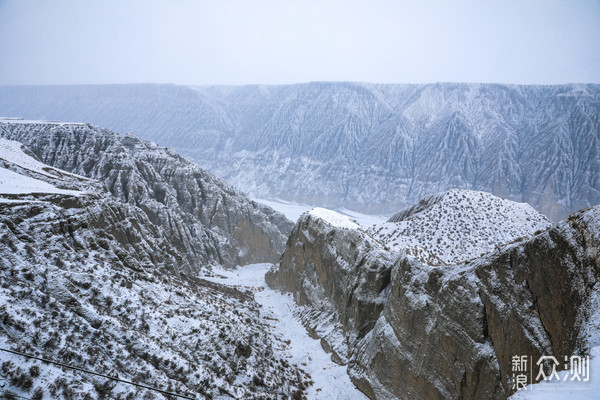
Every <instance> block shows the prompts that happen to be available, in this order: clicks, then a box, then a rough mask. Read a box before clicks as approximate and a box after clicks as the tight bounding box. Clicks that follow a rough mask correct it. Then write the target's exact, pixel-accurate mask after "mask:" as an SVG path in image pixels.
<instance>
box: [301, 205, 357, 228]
mask: <svg viewBox="0 0 600 400" xmlns="http://www.w3.org/2000/svg"><path fill="white" fill-rule="evenodd" d="M308 213H309V214H310V215H312V216H313V217H317V218H320V219H322V220H323V221H325V222H327V223H328V224H330V225H332V226H335V227H336V228H346V229H361V226H360V225H359V224H357V223H356V222H354V221H352V220H351V219H350V218H349V217H347V216H345V215H342V214H340V213H337V212H335V211H332V210H328V209H326V208H321V207H316V208H313V209H312V210H310V211H309V212H308Z"/></svg>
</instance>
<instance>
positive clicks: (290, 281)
mask: <svg viewBox="0 0 600 400" xmlns="http://www.w3.org/2000/svg"><path fill="white" fill-rule="evenodd" d="M393 261H394V258H393V256H392V254H390V253H389V252H388V251H386V250H384V248H383V246H382V245H381V244H380V243H378V242H377V241H376V240H373V239H372V238H371V237H369V236H368V235H367V234H366V233H365V232H364V230H363V229H362V228H361V227H359V226H358V225H357V224H356V223H353V222H352V221H350V220H349V219H348V217H345V216H342V215H339V214H337V213H335V212H332V211H329V210H324V209H314V210H313V211H311V212H309V213H305V214H304V215H303V216H302V217H301V218H300V219H299V220H298V223H297V224H296V226H295V227H294V230H293V231H292V234H291V235H290V238H289V240H288V243H287V246H286V250H285V252H284V254H283V256H282V259H281V260H280V263H279V266H277V265H275V266H274V267H273V268H272V269H271V270H270V271H269V272H268V273H267V274H266V276H265V279H266V282H267V284H268V285H269V286H271V287H273V288H278V289H281V290H285V291H288V292H291V293H292V294H293V295H294V300H295V301H296V302H297V303H298V304H300V305H306V306H308V307H306V308H305V309H304V311H303V312H302V313H301V315H300V317H301V319H302V321H303V323H304V325H305V326H306V327H307V329H308V331H309V333H311V334H312V335H313V336H315V337H318V338H321V339H322V344H323V346H324V347H325V348H326V349H327V350H331V351H332V352H333V359H334V360H335V361H338V362H341V363H346V362H347V361H348V359H349V355H350V353H349V347H351V346H353V344H354V343H355V342H356V341H357V340H358V339H360V338H361V337H363V336H364V335H365V334H366V333H367V332H369V331H370V330H371V329H372V327H373V323H374V321H375V319H374V318H373V317H374V316H376V315H378V314H379V313H380V312H381V310H382V308H383V306H384V304H385V298H386V294H387V292H386V291H387V289H388V286H389V280H390V269H391V265H392V264H393Z"/></svg>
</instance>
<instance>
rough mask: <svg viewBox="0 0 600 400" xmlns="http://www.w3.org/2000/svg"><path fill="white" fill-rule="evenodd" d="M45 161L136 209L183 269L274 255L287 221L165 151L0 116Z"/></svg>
mask: <svg viewBox="0 0 600 400" xmlns="http://www.w3.org/2000/svg"><path fill="white" fill-rule="evenodd" d="M0 137H5V138H8V139H12V140H17V141H19V142H21V143H23V144H25V146H26V147H27V148H28V149H29V150H30V151H31V152H32V153H33V154H35V155H36V156H37V157H38V158H39V159H40V160H41V161H42V162H44V163H47V164H49V165H51V166H54V167H57V168H60V169H63V170H66V171H70V172H73V173H76V174H80V175H83V176H86V177H89V178H93V179H97V180H99V181H101V182H102V183H104V185H105V186H106V188H107V189H108V190H109V191H110V193H111V194H112V196H113V197H114V198H116V199H117V200H118V201H120V202H122V203H126V204H129V205H133V206H136V207H138V208H139V209H140V210H141V211H142V212H143V213H144V214H145V215H146V217H147V218H148V219H149V220H150V221H151V222H152V223H153V224H154V225H156V226H157V227H159V229H161V230H163V233H164V236H165V238H166V240H167V241H168V243H169V245H171V246H173V247H174V248H175V249H176V250H177V251H178V252H179V253H180V254H186V255H187V256H186V257H183V258H182V259H181V263H180V265H181V269H182V270H187V271H188V272H189V271H198V270H199V269H200V268H201V267H202V266H208V265H210V264H223V265H226V266H233V265H236V264H239V265H243V264H248V263H254V262H268V261H275V260H276V259H277V258H278V257H279V254H281V252H282V251H283V248H284V243H285V240H286V238H287V235H288V233H289V232H290V230H291V227H292V224H291V222H289V221H288V220H287V219H286V218H285V217H284V216H283V215H281V214H279V213H277V212H275V211H274V210H272V209H270V208H269V207H266V206H263V205H260V204H257V203H255V202H253V201H250V200H249V199H247V198H246V197H245V196H243V195H242V194H241V193H240V192H238V191H236V190H235V189H234V188H232V187H231V186H229V185H227V184H225V183H223V182H222V181H220V180H218V179H216V178H213V177H211V176H210V175H209V174H207V173H206V172H205V171H203V170H202V169H201V168H200V167H198V166H196V165H195V164H192V163H190V162H188V161H186V160H184V159H183V158H182V157H180V156H178V155H177V154H176V153H175V152H173V151H172V150H170V149H167V148H163V147H159V146H156V145H155V144H153V143H151V142H147V141H142V140H140V139H138V138H136V137H135V136H133V135H127V136H121V135H117V134H115V133H113V132H110V131H108V130H105V129H101V128H98V127H93V126H90V125H84V124H59V123H37V122H32V123H25V122H14V121H13V122H11V121H4V122H0Z"/></svg>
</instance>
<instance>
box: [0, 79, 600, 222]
mask: <svg viewBox="0 0 600 400" xmlns="http://www.w3.org/2000/svg"><path fill="white" fill-rule="evenodd" d="M0 115H6V116H21V117H25V118H47V119H60V120H75V121H86V122H93V123H98V124H101V125H103V126H107V127H109V128H111V129H114V130H116V131H119V132H128V131H132V132H134V133H136V134H139V135H144V137H145V138H148V139H151V140H154V141H155V142H156V143H158V144H161V145H167V146H170V147H173V148H174V149H176V150H177V151H178V152H179V153H181V154H183V155H185V156H187V157H188V158H190V159H192V160H194V161H196V162H198V163H200V164H201V165H203V166H204V167H205V168H207V170H209V171H210V172H213V173H215V174H217V175H218V176H220V177H222V178H224V179H226V180H228V181H229V182H230V183H232V184H233V185H235V186H236V187H238V188H240V189H242V190H244V191H246V192H248V193H250V194H252V195H254V196H256V197H262V198H269V197H271V198H275V197H277V198H281V199H285V200H293V201H298V202H303V203H307V204H315V205H322V206H326V207H330V208H336V207H346V208H348V209H355V210H358V211H362V212H371V213H375V212H376V213H391V212H394V211H396V210H398V209H399V208H401V207H403V206H408V205H410V204H412V203H414V202H416V201H418V200H419V199H420V198H422V197H424V196H427V195H430V194H433V193H437V192H441V191H445V190H448V189H450V188H453V187H458V188H464V189H475V190H483V191H487V192H490V193H492V194H495V195H498V196H500V197H504V198H508V199H511V200H514V201H518V202H527V203H530V204H532V205H533V206H534V207H535V208H536V209H537V210H538V211H541V212H543V213H544V214H545V215H547V216H548V217H549V218H551V219H553V220H558V219H560V218H563V217H565V216H566V215H567V214H568V213H570V212H573V211H576V210H579V209H581V208H584V207H587V206H590V205H594V204H598V203H600V118H599V115H600V85H592V84H590V85H585V84H573V85H555V86H519V85H497V84H459V83H438V84H426V85H393V84H390V85H379V84H361V83H345V82H340V83H327V82H316V83H307V84H298V85H280V86H239V87H235V86H230V87H225V86H212V87H185V86H175V85H150V84H148V85H106V86H20V87H19V86H4V87H0Z"/></svg>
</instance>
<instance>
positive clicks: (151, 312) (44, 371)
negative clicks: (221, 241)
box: [0, 126, 307, 399]
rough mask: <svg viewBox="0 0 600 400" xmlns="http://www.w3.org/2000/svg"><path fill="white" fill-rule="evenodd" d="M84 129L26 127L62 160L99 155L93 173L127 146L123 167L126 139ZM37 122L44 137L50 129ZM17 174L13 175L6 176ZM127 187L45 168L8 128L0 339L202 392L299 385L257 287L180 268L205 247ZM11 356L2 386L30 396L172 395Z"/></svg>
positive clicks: (0, 230) (1, 210)
mask: <svg viewBox="0 0 600 400" xmlns="http://www.w3.org/2000/svg"><path fill="white" fill-rule="evenodd" d="M3 128H4V131H3V133H4V134H6V133H10V132H12V133H14V134H15V135H16V132H14V131H7V130H6V127H3ZM29 128H31V127H29ZM45 129H48V130H52V127H47V126H46V127H45ZM82 129H84V130H83V131H79V130H78V129H76V128H75V127H72V126H63V127H61V128H60V129H57V130H52V133H49V135H48V138H46V140H41V139H38V140H40V142H35V141H34V138H33V137H31V138H30V137H28V136H27V135H25V134H23V135H22V136H21V138H22V139H26V138H28V139H31V141H30V145H31V146H32V147H31V148H32V149H34V150H36V151H37V152H38V154H42V153H41V149H44V151H45V153H43V154H45V155H46V157H48V158H49V159H52V160H53V161H54V162H55V163H56V164H59V162H58V161H57V160H59V159H69V157H72V158H76V157H79V158H80V160H81V159H83V160H88V161H89V163H87V164H86V163H85V162H84V164H85V168H89V170H81V171H80V172H85V173H87V174H89V175H94V176H103V175H102V174H101V173H100V172H96V173H94V174H92V173H90V171H93V170H94V168H98V169H102V168H105V167H106V168H108V167H107V163H108V157H109V154H110V155H111V156H112V157H118V154H120V156H121V157H122V159H121V163H118V162H114V163H112V164H111V165H112V167H113V168H116V169H117V171H120V172H121V173H123V171H124V170H126V168H124V165H126V164H125V162H124V161H123V160H126V159H127V157H129V156H130V155H129V154H128V152H127V149H128V148H127V146H125V145H123V144H121V142H120V141H119V140H116V139H115V138H112V137H111V135H110V134H108V133H105V132H102V131H100V130H98V129H96V128H89V127H82ZM27 133H28V134H31V135H40V136H43V135H44V130H43V129H40V130H27ZM63 135H66V136H67V137H71V138H72V140H75V139H79V140H80V142H81V143H80V147H76V146H69V143H70V142H69V141H68V140H66V138H65V137H64V136H63ZM92 140H93V141H95V144H96V146H97V147H96V148H95V149H96V151H101V152H103V153H104V155H103V157H106V160H105V161H104V162H102V163H101V165H100V166H99V165H98V164H97V163H95V162H94V160H95V159H94V158H93V155H94V154H95V153H94V152H93V151H92V150H91V149H90V150H89V153H86V154H85V157H84V156H83V154H82V153H81V150H77V149H81V148H87V147H85V146H82V145H83V143H89V141H92ZM126 140H129V141H132V142H133V143H135V144H137V145H138V146H139V148H140V150H141V151H145V152H152V151H153V150H152V148H150V149H148V148H147V146H149V145H146V144H143V143H140V142H139V141H138V140H137V139H134V138H131V137H129V138H127V139H126ZM106 142H108V143H110V146H103V143H106ZM35 143H39V145H40V146H41V147H40V148H36V146H35ZM50 144H53V145H56V146H64V147H65V149H64V151H65V153H61V151H60V147H56V148H54V151H51V149H50V148H48V147H44V146H49V145H50ZM67 151H69V152H70V153H69V154H67ZM160 151H161V152H162V151H165V150H164V149H163V150H160ZM159 156H160V154H159V155H158V156H155V157H156V158H157V159H161V158H160V157H159ZM150 157H151V155H148V158H150ZM136 161H137V165H138V167H147V165H146V164H145V163H144V161H143V160H140V159H138V160H136ZM164 161H169V162H172V163H176V162H177V159H176V158H169V159H166V160H164ZM63 162H64V163H65V164H68V162H67V161H63ZM173 168H175V166H173ZM180 168H181V166H180ZM190 168H191V169H192V171H193V167H190ZM7 171H9V172H11V173H13V174H14V175H16V177H15V176H14V175H11V177H13V178H15V179H10V180H6V179H4V177H5V176H7V175H8V174H7V173H6V172H7ZM146 173H149V172H148V171H146ZM128 176H131V175H128ZM196 178H197V179H200V177H199V176H198V175H196ZM204 179H205V180H206V179H208V178H204ZM105 182H108V181H105ZM23 183H26V185H23ZM121 183H122V184H126V183H127V182H126V181H125V180H123V181H122V182H121ZM131 184H132V187H133V186H135V182H131ZM157 184H161V182H160V181H158V182H157ZM162 184H164V183H162ZM215 185H216V183H215ZM113 186H114V185H113ZM140 186H141V184H140V183H138V187H140ZM217 188H219V186H218V185H217ZM118 193H121V192H119V191H113V192H112V193H111V192H108V191H107V190H106V189H105V187H104V185H103V184H102V183H101V182H99V181H94V180H92V179H89V178H86V177H82V176H79V175H75V174H72V173H70V172H67V171H61V170H59V169H57V168H55V167H51V166H47V165H43V164H42V163H40V162H39V161H37V160H35V159H34V158H31V157H30V156H29V155H28V154H27V153H26V151H24V149H22V148H21V145H20V144H18V143H16V142H13V141H7V140H5V139H0V347H2V348H9V349H13V350H16V351H20V352H23V353H28V354H34V355H36V356H38V357H43V358H46V359H51V360H56V361H59V362H62V363H67V364H70V365H73V366H76V367H79V368H84V369H88V370H92V371H96V372H98V373H103V374H107V375H111V376H120V377H121V378H122V379H125V380H129V381H134V382H138V383H140V384H143V385H149V386H152V387H155V388H158V389H162V390H166V391H169V392H175V393H179V394H182V395H187V396H191V397H192V398H198V399H201V398H215V397H218V396H230V397H231V398H244V399H246V398H247V399H264V398H275V397H287V396H288V395H289V394H290V393H294V392H295V391H298V393H300V394H301V393H302V392H301V389H300V388H304V387H306V385H307V378H306V376H305V374H304V373H303V372H302V371H300V370H299V369H298V368H297V367H295V366H294V367H293V366H290V365H289V364H288V363H287V360H283V359H280V358H279V357H276V356H275V355H274V353H273V347H275V346H277V347H280V346H284V345H285V343H283V342H282V341H281V340H280V339H277V338H275V337H274V336H273V335H272V334H271V333H270V332H269V327H268V326H265V325H264V324H263V322H261V320H260V319H259V306H258V304H257V303H256V302H255V301H254V300H253V296H252V294H251V293H250V292H247V291H244V290H238V289H234V288H231V287H228V286H224V285H221V284H218V283H213V282H209V281H206V280H204V279H199V278H196V277H195V276H194V275H193V274H191V273H190V271H187V270H184V269H182V268H181V266H182V265H185V264H186V262H187V263H188V264H192V262H191V261H189V260H188V261H186V258H194V255H193V254H189V253H183V252H181V251H180V249H179V248H177V247H176V246H174V245H173V238H172V237H170V236H169V235H171V234H172V233H171V232H170V231H169V230H168V229H162V228H161V227H159V226H156V225H154V223H153V222H152V221H151V220H150V217H149V213H148V212H146V211H144V209H143V207H144V204H145V203H144V202H139V203H138V204H131V202H128V201H122V199H116V198H115V197H114V195H113V194H118ZM126 193H128V195H127V196H131V194H132V192H131V191H129V192H126ZM136 193H137V195H138V196H143V193H142V194H140V191H138V192H136ZM209 195H210V192H206V196H209ZM248 207H249V206H248ZM196 261H198V260H194V262H196ZM2 360H3V362H2V366H1V368H2V375H3V377H5V378H6V379H5V381H4V382H3V391H10V392H11V393H13V394H14V395H16V396H21V397H24V398H42V397H40V394H41V395H42V396H43V398H77V399H79V398H90V399H95V398H123V399H134V398H135V399H151V398H163V397H161V395H159V394H157V393H156V392H153V391H151V390H147V389H142V388H139V387H135V386H132V385H127V384H122V383H116V382H114V381H110V380H106V379H104V378H99V377H95V376H93V375H89V374H85V373H79V372H75V371H72V370H69V369H61V368H59V367H57V366H54V365H51V364H46V363H40V362H38V361H35V360H30V359H25V358H23V357H19V356H16V355H10V354H8V353H3V356H2ZM5 395H6V396H9V393H5ZM11 398H12V397H11ZM165 398H166V397H165Z"/></svg>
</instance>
